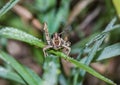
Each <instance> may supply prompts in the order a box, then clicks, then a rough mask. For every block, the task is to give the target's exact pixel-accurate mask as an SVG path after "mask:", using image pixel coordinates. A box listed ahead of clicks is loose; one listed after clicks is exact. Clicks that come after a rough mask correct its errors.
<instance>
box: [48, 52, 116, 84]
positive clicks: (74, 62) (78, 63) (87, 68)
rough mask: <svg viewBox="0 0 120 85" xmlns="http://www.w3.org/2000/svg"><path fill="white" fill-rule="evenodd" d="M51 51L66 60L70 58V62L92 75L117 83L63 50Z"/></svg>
mask: <svg viewBox="0 0 120 85" xmlns="http://www.w3.org/2000/svg"><path fill="white" fill-rule="evenodd" d="M50 52H51V53H53V54H55V55H58V56H59V57H61V58H64V59H66V60H68V61H69V62H71V63H72V64H74V65H75V66H77V67H79V68H82V69H83V70H85V71H87V72H88V73H90V74H91V75H93V76H95V77H97V78H99V79H101V80H103V81H105V82H107V83H109V84H111V85H116V84H115V83H114V82H113V81H111V80H110V79H108V78H106V77H104V76H102V75H101V74H99V73H98V72H96V71H95V70H93V69H92V68H90V67H89V66H87V65H85V64H83V63H80V62H79V61H76V60H75V59H73V58H70V57H68V56H66V55H65V54H64V53H61V52H54V51H52V50H51V51H50Z"/></svg>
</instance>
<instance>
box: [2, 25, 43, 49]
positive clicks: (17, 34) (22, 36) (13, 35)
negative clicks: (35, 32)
mask: <svg viewBox="0 0 120 85" xmlns="http://www.w3.org/2000/svg"><path fill="white" fill-rule="evenodd" d="M0 36H1V37H5V38H9V39H16V40H20V41H23V42H26V43H29V44H31V45H35V46H38V47H44V43H43V42H42V41H41V40H40V39H38V38H36V37H34V36H32V35H30V34H27V33H25V32H23V31H20V30H18V29H14V28H11V27H6V28H3V29H1V30H0Z"/></svg>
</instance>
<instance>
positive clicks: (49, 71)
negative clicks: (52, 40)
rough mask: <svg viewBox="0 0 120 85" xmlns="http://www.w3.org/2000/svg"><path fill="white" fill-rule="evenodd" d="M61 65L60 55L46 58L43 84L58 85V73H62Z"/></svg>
mask: <svg viewBox="0 0 120 85" xmlns="http://www.w3.org/2000/svg"><path fill="white" fill-rule="evenodd" d="M59 67H60V65H59V59H58V57H56V56H53V55H51V56H48V57H47V58H46V59H45V63H44V66H43V68H44V74H43V82H42V85H57V81H58V75H59V74H60V70H59ZM50 77H51V78H50Z"/></svg>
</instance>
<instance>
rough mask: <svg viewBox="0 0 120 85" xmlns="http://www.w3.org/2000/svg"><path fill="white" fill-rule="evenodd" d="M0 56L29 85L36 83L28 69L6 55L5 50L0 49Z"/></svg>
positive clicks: (36, 84) (35, 84)
mask: <svg viewBox="0 0 120 85" xmlns="http://www.w3.org/2000/svg"><path fill="white" fill-rule="evenodd" d="M0 58H1V59H2V60H3V61H5V62H6V63H7V64H9V65H11V66H12V68H14V69H15V70H16V71H17V72H18V73H19V74H20V75H21V77H22V78H23V79H24V80H25V81H26V82H27V83H28V84H29V85H38V83H40V82H37V81H36V80H35V79H34V78H33V77H32V76H31V74H29V73H28V71H27V70H26V69H25V68H24V67H23V66H22V65H21V64H19V63H18V62H17V61H16V60H15V59H14V58H13V57H11V56H9V55H7V54H6V53H5V52H3V51H1V50H0Z"/></svg>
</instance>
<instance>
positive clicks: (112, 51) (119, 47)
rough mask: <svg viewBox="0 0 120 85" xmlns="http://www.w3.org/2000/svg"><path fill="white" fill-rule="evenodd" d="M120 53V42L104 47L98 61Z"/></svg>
mask: <svg viewBox="0 0 120 85" xmlns="http://www.w3.org/2000/svg"><path fill="white" fill-rule="evenodd" d="M118 55H120V43H117V44H114V45H111V46H108V47H106V48H104V50H103V51H102V53H101V54H100V56H99V57H98V58H97V61H100V60H104V59H108V58H111V57H114V56H118Z"/></svg>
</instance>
